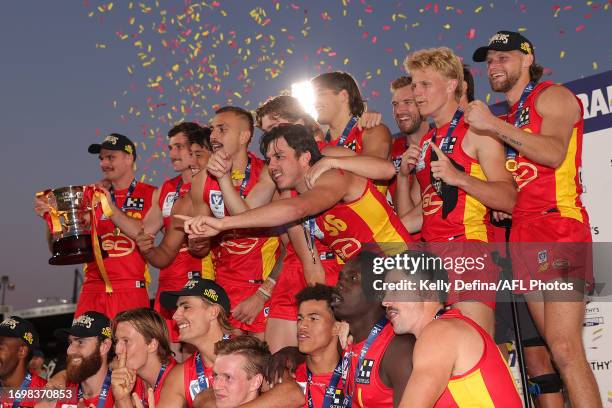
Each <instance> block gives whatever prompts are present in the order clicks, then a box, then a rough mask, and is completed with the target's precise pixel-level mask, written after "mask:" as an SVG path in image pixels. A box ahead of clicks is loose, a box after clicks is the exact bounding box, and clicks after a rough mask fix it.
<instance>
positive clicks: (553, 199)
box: [506, 81, 588, 223]
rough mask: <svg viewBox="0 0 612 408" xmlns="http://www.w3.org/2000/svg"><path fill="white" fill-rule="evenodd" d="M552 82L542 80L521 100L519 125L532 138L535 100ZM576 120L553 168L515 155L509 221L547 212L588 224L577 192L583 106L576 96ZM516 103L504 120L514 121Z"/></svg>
mask: <svg viewBox="0 0 612 408" xmlns="http://www.w3.org/2000/svg"><path fill="white" fill-rule="evenodd" d="M552 85H554V84H553V83H552V82H550V81H546V82H542V83H540V84H538V85H536V87H535V88H534V89H533V91H531V93H530V94H529V96H528V97H527V99H526V100H525V104H524V107H523V109H522V111H521V112H520V113H518V114H519V115H520V117H519V123H518V125H519V128H520V129H522V130H524V131H525V132H529V133H533V134H534V136H533V137H538V136H537V135H538V134H539V133H540V131H541V127H542V117H541V116H540V115H539V114H538V111H537V109H536V100H537V98H538V96H539V95H540V93H542V91H544V90H546V89H548V88H549V87H550V86H552ZM576 100H577V101H578V104H579V105H580V120H578V121H577V122H576V123H574V127H573V130H572V136H571V138H570V142H569V145H568V146H567V152H566V154H565V159H564V160H563V163H562V164H561V166H559V167H558V168H557V169H553V168H551V167H547V166H543V165H541V164H537V163H535V162H533V161H531V160H529V159H528V158H526V157H523V156H522V155H520V154H519V155H518V156H517V158H516V161H517V164H518V169H517V171H516V172H515V173H514V179H515V180H516V183H517V185H518V188H519V191H518V195H517V197H516V205H515V206H514V210H513V211H512V219H513V222H515V223H517V222H521V221H523V220H525V219H529V218H535V217H539V216H541V215H543V214H546V213H549V212H558V213H559V215H561V217H565V218H573V219H575V220H577V221H579V222H582V223H588V215H587V212H586V209H585V208H584V205H583V204H582V201H581V199H580V195H581V194H582V184H581V180H580V177H581V174H580V172H581V169H582V137H583V131H584V119H583V108H582V103H581V102H580V99H578V98H576ZM517 109H518V102H517V103H516V104H515V105H513V106H512V107H511V108H510V111H509V114H508V115H507V116H506V120H507V121H508V122H510V123H512V124H514V123H515V119H516V115H517V112H516V110H517Z"/></svg>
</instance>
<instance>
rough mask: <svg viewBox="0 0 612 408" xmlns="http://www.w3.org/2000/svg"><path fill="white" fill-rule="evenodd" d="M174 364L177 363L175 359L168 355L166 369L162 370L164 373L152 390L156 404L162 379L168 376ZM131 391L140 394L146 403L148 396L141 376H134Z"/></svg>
mask: <svg viewBox="0 0 612 408" xmlns="http://www.w3.org/2000/svg"><path fill="white" fill-rule="evenodd" d="M176 364H177V363H176V360H174V358H172V357H170V361H169V362H168V365H167V366H166V369H165V370H164V373H163V374H162V377H161V378H160V379H159V383H158V384H157V386H156V387H155V389H154V390H153V396H154V397H155V403H156V404H157V403H158V402H159V397H160V396H161V390H162V388H164V381H166V378H167V377H168V373H169V372H170V371H172V369H173V368H174V366H176ZM133 392H134V393H136V395H140V400H141V401H143V404H146V402H147V398H148V396H147V386H146V385H145V383H144V381H143V380H142V378H140V377H137V378H136V384H135V385H134V391H133ZM145 406H146V405H145Z"/></svg>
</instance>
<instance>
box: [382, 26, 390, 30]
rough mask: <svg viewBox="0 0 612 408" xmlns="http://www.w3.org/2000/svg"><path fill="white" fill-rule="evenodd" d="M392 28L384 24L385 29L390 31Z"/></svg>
mask: <svg viewBox="0 0 612 408" xmlns="http://www.w3.org/2000/svg"><path fill="white" fill-rule="evenodd" d="M390 29H391V26H390V25H384V26H383V31H389V30H390Z"/></svg>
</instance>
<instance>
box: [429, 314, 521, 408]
mask: <svg viewBox="0 0 612 408" xmlns="http://www.w3.org/2000/svg"><path fill="white" fill-rule="evenodd" d="M439 319H460V320H463V321H464V322H466V323H468V324H469V325H470V326H472V328H474V330H476V331H477V332H478V334H480V337H481V338H482V340H483V342H484V350H483V352H482V357H481V358H480V360H479V361H478V363H476V365H475V366H474V367H472V369H470V370H468V371H467V372H466V373H465V374H461V375H457V376H452V377H451V378H450V380H449V381H448V385H447V386H446V388H445V389H444V392H443V393H442V395H441V396H440V398H438V401H436V404H435V405H434V407H435V408H448V407H457V408H460V407H507V408H520V407H522V406H523V404H522V401H521V397H520V396H519V394H518V391H517V390H516V386H515V385H514V379H513V377H512V374H511V373H510V369H509V368H508V365H507V364H506V361H505V360H504V359H503V357H502V355H501V353H500V352H499V349H498V348H497V345H496V344H495V342H494V341H493V339H492V338H491V336H490V335H489V334H488V333H487V332H486V331H485V330H484V329H483V328H482V327H480V326H479V325H478V324H476V323H475V322H474V321H473V320H471V319H470V318H468V317H466V316H463V315H462V314H461V312H460V311H459V310H458V309H450V310H447V311H446V312H445V313H444V314H443V315H442V316H440V317H439Z"/></svg>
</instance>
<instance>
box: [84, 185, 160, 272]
mask: <svg viewBox="0 0 612 408" xmlns="http://www.w3.org/2000/svg"><path fill="white" fill-rule="evenodd" d="M154 191H155V187H153V186H151V185H149V184H145V183H140V182H138V183H136V187H135V188H134V191H133V192H132V194H131V195H130V197H129V198H128V197H127V193H128V189H127V188H126V189H125V190H116V191H115V192H114V194H115V200H116V202H115V205H116V206H117V208H123V209H124V212H125V213H126V214H127V216H128V217H132V218H136V219H138V220H142V219H143V218H144V217H145V215H146V214H147V212H148V211H149V209H150V208H151V205H152V204H153V192H154ZM126 198H127V200H126ZM96 217H97V219H98V230H97V231H98V236H99V237H100V246H101V248H102V249H103V250H105V251H106V252H107V253H108V257H106V258H105V259H104V267H105V268H106V273H107V274H108V278H109V280H110V282H111V284H112V282H114V281H120V280H131V281H145V274H146V263H145V260H144V258H143V257H142V256H141V255H140V252H139V251H138V246H137V245H136V242H134V240H132V239H131V238H129V237H128V236H127V235H125V234H124V233H123V232H121V231H120V230H116V229H115V224H113V222H112V221H111V220H110V219H108V218H106V216H104V214H103V213H102V209H101V208H97V209H96ZM85 270H86V272H85V276H86V281H85V282H86V283H93V282H102V281H103V280H102V276H101V275H100V271H99V269H98V265H96V263H95V262H89V263H88V264H87V266H86V268H85ZM147 280H148V279H147Z"/></svg>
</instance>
